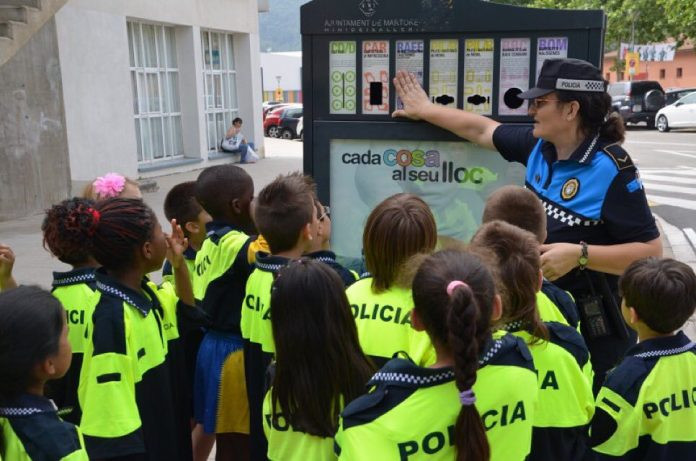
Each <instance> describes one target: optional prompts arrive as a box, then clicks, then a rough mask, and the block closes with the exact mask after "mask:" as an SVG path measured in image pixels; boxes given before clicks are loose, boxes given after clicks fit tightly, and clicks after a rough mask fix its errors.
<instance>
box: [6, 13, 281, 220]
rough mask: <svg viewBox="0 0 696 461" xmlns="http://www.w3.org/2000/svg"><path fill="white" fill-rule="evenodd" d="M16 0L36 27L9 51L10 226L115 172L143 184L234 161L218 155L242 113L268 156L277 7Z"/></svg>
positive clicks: (26, 25) (23, 31)
mask: <svg viewBox="0 0 696 461" xmlns="http://www.w3.org/2000/svg"><path fill="white" fill-rule="evenodd" d="M5 3H8V5H20V4H22V5H28V6H18V7H17V8H18V9H21V10H22V11H24V13H25V18H26V17H27V16H28V18H29V20H28V21H24V22H16V23H13V28H14V29H15V30H14V34H12V35H14V36H15V37H16V38H17V39H18V40H17V43H16V44H15V45H14V47H13V46H12V43H11V42H10V46H9V47H8V45H7V44H6V43H8V42H7V41H4V42H2V48H0V57H2V60H0V80H2V82H3V85H2V88H0V109H2V110H0V112H2V114H0V128H3V129H0V137H1V136H4V139H0V162H3V164H5V165H9V166H8V167H7V168H5V169H4V170H5V171H4V173H0V180H1V181H0V182H2V186H1V187H2V193H1V194H0V219H9V218H12V217H16V216H22V215H26V214H29V213H31V212H34V211H38V210H41V209H43V208H46V206H48V205H50V204H51V203H55V202H56V201H57V200H60V199H63V198H66V197H67V196H68V195H69V194H71V193H73V194H74V193H79V186H81V185H82V183H84V182H87V181H89V180H91V179H93V178H95V177H96V176H99V175H103V174H104V173H106V172H110V171H116V172H119V173H122V174H125V175H127V176H129V177H133V178H144V177H149V176H155V175H161V174H167V173H169V172H175V171H182V170H191V169H197V168H202V167H205V166H207V165H209V164H214V163H221V162H229V161H230V156H229V155H226V154H220V153H218V152H217V150H218V146H219V143H220V140H221V139H222V137H223V135H224V133H225V131H226V130H227V128H228V127H229V126H230V125H231V123H232V119H233V118H234V117H237V116H239V117H242V118H243V119H244V133H245V135H246V136H247V138H248V139H253V140H254V141H255V142H256V145H257V146H259V147H260V151H261V153H262V154H263V126H262V113H261V102H262V101H261V91H262V85H261V76H260V75H259V72H258V69H259V68H260V66H261V62H260V52H259V36H258V13H259V11H260V10H261V11H266V10H267V9H268V2H267V1H265V0H260V1H257V0H148V1H142V0H99V1H94V0H68V1H66V0H41V1H39V0H22V1H21V2H19V1H18V0H0V7H2V6H6V5H5ZM35 16H41V21H38V20H36V21H34V20H32V18H33V17H35ZM1 31H2V30H0V32H1ZM19 39H21V43H19Z"/></svg>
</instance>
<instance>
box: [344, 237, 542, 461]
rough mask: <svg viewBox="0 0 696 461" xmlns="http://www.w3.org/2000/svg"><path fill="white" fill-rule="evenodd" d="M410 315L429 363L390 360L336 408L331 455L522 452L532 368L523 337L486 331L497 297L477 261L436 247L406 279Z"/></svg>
mask: <svg viewBox="0 0 696 461" xmlns="http://www.w3.org/2000/svg"><path fill="white" fill-rule="evenodd" d="M413 301H414V304H415V307H414V308H413V313H412V321H413V326H414V328H417V329H419V330H425V331H426V332H427V334H428V336H429V337H430V339H431V341H432V343H433V346H434V347H435V351H436V355H437V361H436V362H435V363H434V364H433V365H432V366H431V367H429V368H421V367H419V366H417V365H416V364H415V363H413V362H412V361H410V360H405V359H402V358H395V359H392V360H390V361H389V362H388V363H387V364H386V365H385V366H384V367H383V368H382V369H381V370H380V371H379V372H377V374H375V376H374V377H373V378H372V380H371V381H370V382H369V383H368V384H369V385H371V386H373V387H372V390H371V391H370V393H368V394H367V395H364V396H362V397H360V398H358V399H357V400H355V401H353V402H351V403H350V404H349V405H348V406H346V408H345V410H344V411H343V413H342V415H341V426H340V429H339V432H338V433H337V434H336V437H335V438H336V447H337V453H338V454H339V455H340V456H339V459H340V460H362V459H379V460H386V461H389V460H406V459H407V460H410V461H413V460H421V459H428V460H453V459H457V460H458V461H463V460H469V461H487V460H488V459H489V458H490V459H493V460H506V461H508V460H523V459H525V457H526V456H527V454H528V453H529V447H530V444H531V433H532V421H533V418H534V408H535V405H536V394H537V388H536V374H535V373H534V366H533V363H532V360H531V357H530V355H529V350H528V349H527V347H526V346H525V345H524V343H523V342H522V341H521V340H519V339H518V338H516V337H514V336H512V335H504V336H502V337H499V338H493V337H492V335H491V327H490V324H491V320H494V319H496V318H498V317H500V312H501V301H500V297H499V296H498V295H497V294H496V292H495V286H494V282H493V278H492V276H491V274H490V272H489V271H488V269H487V268H486V267H485V266H484V264H483V262H482V261H481V259H479V258H478V257H477V256H475V255H473V254H470V253H463V252H459V251H454V250H446V251H440V252H437V253H435V254H433V255H432V256H430V257H428V258H427V259H425V261H424V262H423V263H422V264H421V265H420V267H419V268H418V271H417V272H416V275H415V278H414V280H413Z"/></svg>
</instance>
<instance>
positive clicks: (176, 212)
mask: <svg viewBox="0 0 696 461" xmlns="http://www.w3.org/2000/svg"><path fill="white" fill-rule="evenodd" d="M201 211H203V208H202V207H201V205H200V204H199V203H198V202H197V201H196V181H187V182H182V183H180V184H177V185H176V186H174V187H172V189H171V190H170V191H169V193H168V194H167V196H166V197H165V198H164V216H166V217H167V220H168V221H171V220H172V219H176V222H177V224H179V225H180V226H181V228H182V229H183V231H184V234H186V235H187V236H188V231H187V230H186V228H185V227H184V226H185V225H186V223H187V222H192V221H194V222H195V221H198V215H199V214H200V213H201Z"/></svg>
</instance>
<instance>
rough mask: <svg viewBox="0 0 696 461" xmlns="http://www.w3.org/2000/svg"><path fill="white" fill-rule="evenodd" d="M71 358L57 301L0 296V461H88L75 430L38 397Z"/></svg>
mask: <svg viewBox="0 0 696 461" xmlns="http://www.w3.org/2000/svg"><path fill="white" fill-rule="evenodd" d="M70 358H71V355H70V342H69V341H68V325H67V323H66V322H65V313H64V311H63V307H62V306H61V305H60V303H59V302H58V300H56V299H55V298H54V297H53V296H51V294H50V293H48V292H46V291H44V290H42V289H40V288H38V287H34V286H22V287H19V288H16V289H13V290H10V291H8V292H6V293H2V294H0V459H5V460H12V461H25V460H26V461H30V460H40V459H41V460H66V461H83V460H84V461H87V459H88V458H87V452H86V451H85V449H84V445H83V441H82V435H81V434H80V432H79V430H78V429H77V427H75V426H74V425H72V424H70V423H66V422H63V421H62V420H61V419H60V418H59V417H58V413H57V408H56V407H55V405H54V404H53V402H51V401H50V400H49V399H47V398H45V397H44V396H43V388H44V385H45V383H46V381H47V380H49V379H56V378H60V377H61V376H63V374H65V372H66V371H67V370H68V368H69V367H70Z"/></svg>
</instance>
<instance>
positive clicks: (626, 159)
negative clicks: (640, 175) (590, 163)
mask: <svg viewBox="0 0 696 461" xmlns="http://www.w3.org/2000/svg"><path fill="white" fill-rule="evenodd" d="M602 150H603V151H604V152H605V153H606V154H607V155H608V156H609V158H611V159H612V160H613V161H614V163H615V164H616V167H617V168H618V169H619V171H621V170H625V169H626V168H632V167H633V166H634V165H633V160H631V156H630V155H628V152H626V150H625V149H624V148H623V147H621V145H620V144H619V143H614V144H609V145H608V146H604V149H602Z"/></svg>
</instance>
